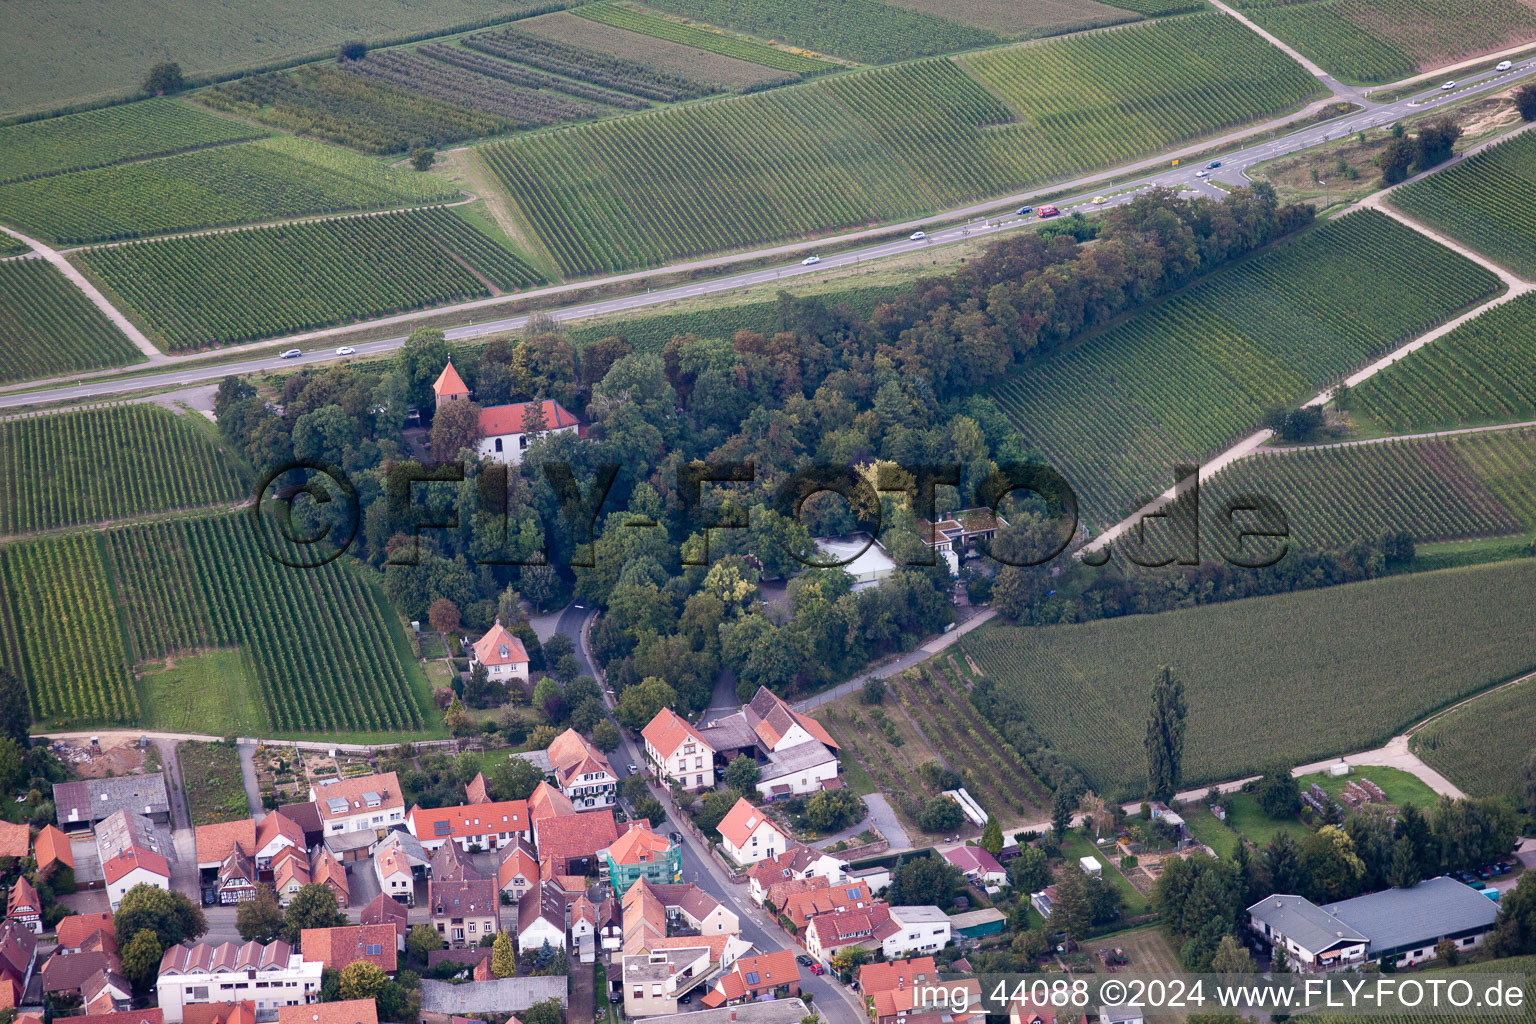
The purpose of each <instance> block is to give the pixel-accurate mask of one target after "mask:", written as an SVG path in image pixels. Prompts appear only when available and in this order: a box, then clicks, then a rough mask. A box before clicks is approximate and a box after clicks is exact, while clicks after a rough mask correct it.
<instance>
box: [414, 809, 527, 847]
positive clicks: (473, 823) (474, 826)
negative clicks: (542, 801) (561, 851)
mask: <svg viewBox="0 0 1536 1024" xmlns="http://www.w3.org/2000/svg"><path fill="white" fill-rule="evenodd" d="M528 828H529V825H528V801H526V800H503V801H501V802H500V803H490V804H465V805H464V806H462V807H433V808H425V807H412V808H411V831H412V832H413V833H414V834H415V836H416V838H417V839H420V840H421V841H422V842H424V843H429V842H432V841H433V840H435V839H470V838H478V837H480V836H487V835H500V834H501V833H503V832H527V831H528Z"/></svg>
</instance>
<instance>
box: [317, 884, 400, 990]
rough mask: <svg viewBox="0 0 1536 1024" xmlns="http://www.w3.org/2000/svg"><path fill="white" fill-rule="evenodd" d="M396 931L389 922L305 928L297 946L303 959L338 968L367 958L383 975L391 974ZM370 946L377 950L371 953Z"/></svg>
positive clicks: (393, 969)
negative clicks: (301, 952)
mask: <svg viewBox="0 0 1536 1024" xmlns="http://www.w3.org/2000/svg"><path fill="white" fill-rule="evenodd" d="M380 895H381V896H382V895H383V894H382V893H381V894H380ZM385 898H387V897H385ZM391 902H393V901H391ZM398 934H399V933H398V932H397V931H396V929H395V926H394V925H392V924H364V925H343V926H342V927H340V928H305V929H304V930H303V931H302V932H300V933H299V948H300V950H302V951H303V953H304V959H305V960H319V961H320V962H322V963H323V964H325V966H327V967H330V968H334V969H335V970H338V971H339V970H342V969H344V968H345V967H346V966H347V965H348V964H350V963H354V962H356V961H358V960H366V961H368V962H369V963H371V964H374V965H375V966H377V967H378V968H379V969H380V970H382V971H384V972H385V973H386V974H393V973H394V971H395V960H396V954H397V953H398V950H397V949H396V946H395V937H396V936H397V935H398ZM371 946H377V947H378V952H377V953H374V952H370V951H369V947H371Z"/></svg>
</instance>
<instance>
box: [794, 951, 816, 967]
mask: <svg viewBox="0 0 1536 1024" xmlns="http://www.w3.org/2000/svg"><path fill="white" fill-rule="evenodd" d="M815 962H816V961H815V960H812V959H811V958H810V957H808V956H806V955H805V954H804V953H801V954H800V955H799V956H797V957H795V963H797V964H799V965H800V966H801V967H809V966H811V964H813V963H815Z"/></svg>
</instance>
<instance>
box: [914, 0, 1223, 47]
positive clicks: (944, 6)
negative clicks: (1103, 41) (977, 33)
mask: <svg viewBox="0 0 1536 1024" xmlns="http://www.w3.org/2000/svg"><path fill="white" fill-rule="evenodd" d="M1132 3H1143V4H1144V5H1146V6H1159V5H1162V6H1171V7H1173V6H1176V7H1178V8H1179V9H1181V10H1194V9H1196V8H1198V7H1202V6H1204V3H1205V0H1129V2H1127V3H1116V4H1108V3H1101V2H1100V0H1031V2H1030V3H1028V4H1020V3H1014V2H1013V0H895V3H894V5H895V6H896V7H904V8H906V9H907V10H909V11H923V12H925V13H928V14H932V15H934V16H936V17H939V18H944V19H945V20H946V21H957V22H959V23H960V24H962V25H972V26H974V27H976V28H980V29H986V30H987V31H989V32H996V33H997V34H998V35H1000V36H1002V37H1004V38H1005V39H1035V38H1040V37H1043V36H1055V35H1061V34H1062V33H1064V32H1080V31H1083V30H1084V29H1090V28H1104V27H1105V26H1108V25H1118V24H1121V23H1123V22H1127V21H1134V20H1136V13H1135V12H1133V10H1132V9H1131V4H1132ZM1169 13H1171V12H1169Z"/></svg>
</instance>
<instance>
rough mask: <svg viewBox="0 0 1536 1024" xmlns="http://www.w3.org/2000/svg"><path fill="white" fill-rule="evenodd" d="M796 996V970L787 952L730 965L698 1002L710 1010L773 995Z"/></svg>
mask: <svg viewBox="0 0 1536 1024" xmlns="http://www.w3.org/2000/svg"><path fill="white" fill-rule="evenodd" d="M799 994H800V967H799V965H798V964H796V963H795V954H794V953H793V952H791V951H790V950H787V949H782V950H778V951H775V952H772V953H764V954H762V955H761V956H747V957H742V958H741V959H740V960H737V961H736V962H735V963H733V964H731V967H730V970H728V971H726V972H725V973H724V974H722V975H721V976H720V978H719V980H717V981H716V982H715V984H714V986H713V987H712V988H711V989H710V990H709V991H708V992H707V993H705V995H704V998H703V999H702V1000H700V1002H702V1003H703V1004H704V1006H705V1007H708V1008H714V1007H716V1006H724V1005H726V1004H728V1003H740V1002H747V1001H751V1000H755V999H761V998H766V997H773V996H776V995H777V996H798V995H799Z"/></svg>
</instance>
